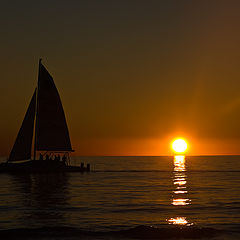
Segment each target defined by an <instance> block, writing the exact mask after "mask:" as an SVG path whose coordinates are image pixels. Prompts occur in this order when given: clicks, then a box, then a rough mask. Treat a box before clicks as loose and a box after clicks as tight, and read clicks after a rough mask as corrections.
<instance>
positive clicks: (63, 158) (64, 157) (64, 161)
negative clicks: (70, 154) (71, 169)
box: [62, 154, 67, 165]
mask: <svg viewBox="0 0 240 240" xmlns="http://www.w3.org/2000/svg"><path fill="white" fill-rule="evenodd" d="M66 161H67V158H66V156H65V154H64V155H63V157H62V162H63V163H64V165H66Z"/></svg>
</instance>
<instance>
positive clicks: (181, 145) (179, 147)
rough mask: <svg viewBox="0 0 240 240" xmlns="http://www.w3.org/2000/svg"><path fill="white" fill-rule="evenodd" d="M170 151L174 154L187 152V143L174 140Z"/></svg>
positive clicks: (181, 140)
mask: <svg viewBox="0 0 240 240" xmlns="http://www.w3.org/2000/svg"><path fill="white" fill-rule="evenodd" d="M172 149H173V150H174V152H176V153H184V152H185V151H186V150H187V143H186V141H185V140H183V139H181V138H179V139H176V140H174V141H173V143H172Z"/></svg>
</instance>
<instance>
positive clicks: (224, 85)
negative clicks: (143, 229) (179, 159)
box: [0, 0, 240, 156]
mask: <svg viewBox="0 0 240 240" xmlns="http://www.w3.org/2000/svg"><path fill="white" fill-rule="evenodd" d="M239 12H240V2H239V1H233V0H225V1H222V0H208V1H207V0H206V1H205V0H203V1H192V0H191V1H190V0H189V1H188V0H182V1H179V0H156V1H154V0H149V1H141V0H121V1H117V0H116V1H112V0H101V1H99V0H86V1H83V0H78V1H72V0H69V1H61V0H58V1H56V0H52V1H49V0H48V1H46V0H42V1H27V0H22V1H16V0H12V1H6V0H3V1H1V8H0V31H1V38H0V50H1V58H0V64H1V72H0V81H1V88H0V112H1V118H0V127H1V135H0V155H2V156H7V155H8V154H9V152H10V150H11V147H12V145H13V143H14V140H15V138H16V135H17V132H18V130H19V128H20V125H21V122H22V120H23V117H24V114H25V112H26V109H27V106H28V104H29V101H30V98H31V96H32V94H33V91H34V88H35V87H36V84H37V74H38V59H39V58H42V59H43V60H42V62H43V64H44V65H45V66H46V68H47V69H48V70H49V72H50V73H51V75H52V76H53V78H54V81H55V83H56V86H57V88H58V90H59V93H60V95H61V99H62V102H63V106H64V110H65V114H66V118H67V122H68V126H69V131H70V137H71V140H72V145H73V148H74V149H75V153H74V154H75V155H169V154H172V150H171V148H170V144H171V141H172V140H173V139H174V138H176V137H183V138H185V139H186V140H187V141H188V144H189V148H188V152H187V154H190V155H200V154H240V147H239V146H240V127H239V120H240V94H239V88H240V81H239V80H240V67H239V62H240V31H239V29H240V15H239Z"/></svg>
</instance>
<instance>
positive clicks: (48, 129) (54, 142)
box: [35, 61, 72, 151]
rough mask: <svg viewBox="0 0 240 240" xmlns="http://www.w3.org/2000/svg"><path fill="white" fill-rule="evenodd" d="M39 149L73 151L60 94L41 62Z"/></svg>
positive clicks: (38, 109) (37, 147)
mask: <svg viewBox="0 0 240 240" xmlns="http://www.w3.org/2000/svg"><path fill="white" fill-rule="evenodd" d="M35 144H36V150H37V151H72V146H71V142H70V138H69V132H68V127H67V123H66V119H65V115H64V111H63V107H62V103H61V99H60V96H59V94H58V91H57V88H56V86H55V84H54V81H53V78H52V76H51V75H50V74H49V73H48V71H47V69H46V68H45V67H44V66H43V65H42V64H41V61H40V63H39V76H38V96H37V115H36V143H35Z"/></svg>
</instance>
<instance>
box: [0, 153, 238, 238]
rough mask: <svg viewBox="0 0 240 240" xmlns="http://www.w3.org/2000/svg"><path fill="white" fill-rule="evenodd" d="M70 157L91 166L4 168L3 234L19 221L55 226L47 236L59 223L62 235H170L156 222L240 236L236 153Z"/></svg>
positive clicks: (0, 178)
mask: <svg viewBox="0 0 240 240" xmlns="http://www.w3.org/2000/svg"><path fill="white" fill-rule="evenodd" d="M74 162H75V163H76V164H80V163H81V162H85V163H91V166H92V168H93V169H94V170H95V171H94V172H91V173H84V174H81V173H67V174H32V175H9V174H1V175H0V183H1V186H0V236H1V234H9V233H10V234H11V231H13V229H19V228H21V229H25V230H26V231H29V229H35V230H36V231H38V232H37V234H40V233H41V231H49V232H50V233H51V231H52V233H51V234H52V235H51V236H53V238H51V239H58V238H59V239H60V238H62V236H61V234H56V229H58V230H57V232H59V231H62V229H64V233H65V234H66V235H65V236H64V237H63V238H64V239H67V238H69V237H73V238H71V239H75V238H74V237H76V239H79V238H78V236H80V235H81V236H84V237H82V239H134V238H135V237H136V238H144V236H148V234H149V239H150V238H155V237H156V239H168V237H171V236H168V235H167V234H168V233H166V238H160V237H159V236H163V235H162V232H161V229H167V230H168V231H169V232H171V231H172V232H173V231H176V229H179V231H185V232H181V234H187V231H188V229H192V231H193V235H190V236H189V238H194V237H196V234H197V237H202V238H204V239H210V238H213V239H240V156H201V157H185V158H184V157H181V156H178V157H176V158H175V159H174V158H173V157H76V158H74V159H73V163H74ZM43 227H44V228H43ZM45 227H48V228H49V229H47V230H46V229H45ZM63 227H64V228H63ZM125 230H126V231H127V234H126V236H125V233H126V231H125ZM155 230H156V231H155ZM158 230H159V231H158ZM112 231H114V232H118V233H119V234H118V235H114V234H112ZM194 231H196V232H194ZM54 232H55V233H54ZM103 232H104V233H103ZM129 232H130V233H129ZM139 232H141V234H140V235H139V234H138V233H139ZM50 233H49V234H50ZM71 233H72V235H71ZM158 233H159V234H160V235H159V236H158ZM54 234H55V235H54ZM79 234H80V235H79ZM134 234H135V235H134ZM144 234H145V235H144ZM154 234H155V235H154ZM164 234H165V233H164ZM181 234H180V235H181ZM201 234H202V235H201ZM40 235H41V234H40ZM154 236H155V237H154ZM180 237H182V236H180ZM184 237H186V236H185V235H184V236H183V238H184ZM29 238H31V237H29ZM40 238H41V237H40ZM42 239H48V235H47V234H46V235H44V236H42ZM49 239H50V238H49ZM144 239H148V237H146V238H144Z"/></svg>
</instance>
